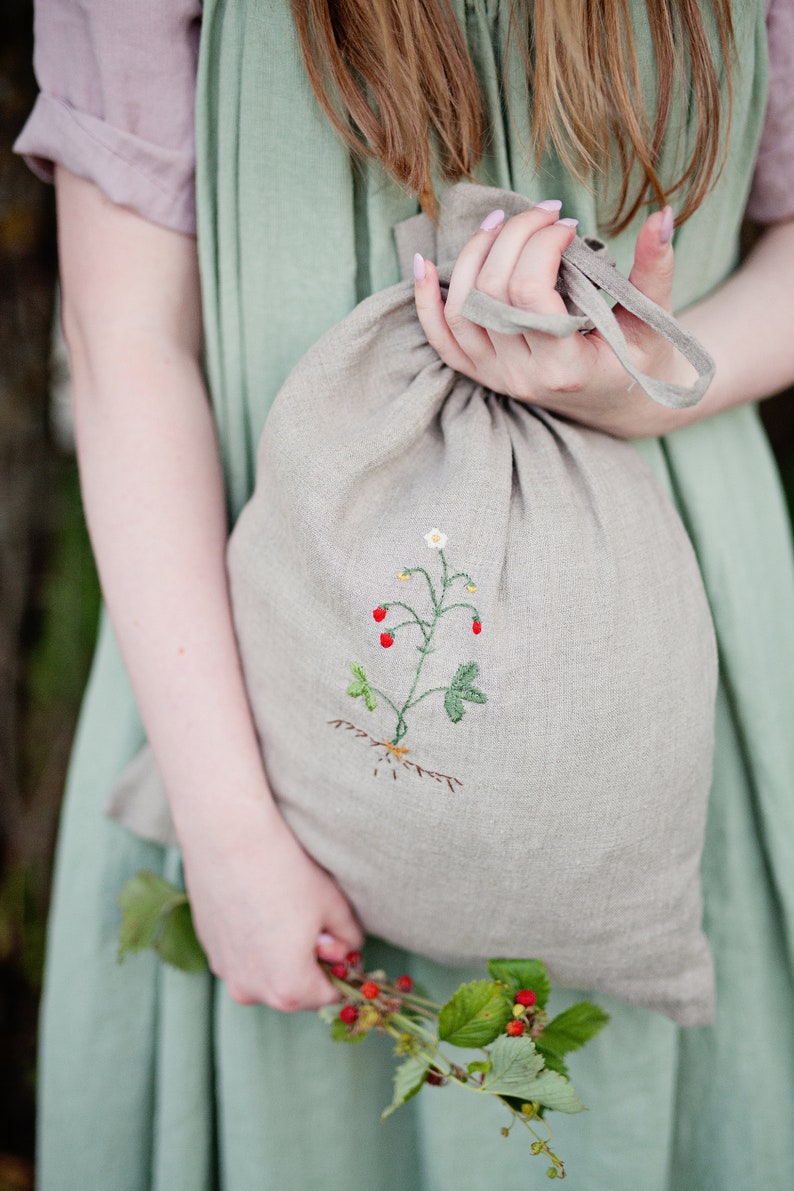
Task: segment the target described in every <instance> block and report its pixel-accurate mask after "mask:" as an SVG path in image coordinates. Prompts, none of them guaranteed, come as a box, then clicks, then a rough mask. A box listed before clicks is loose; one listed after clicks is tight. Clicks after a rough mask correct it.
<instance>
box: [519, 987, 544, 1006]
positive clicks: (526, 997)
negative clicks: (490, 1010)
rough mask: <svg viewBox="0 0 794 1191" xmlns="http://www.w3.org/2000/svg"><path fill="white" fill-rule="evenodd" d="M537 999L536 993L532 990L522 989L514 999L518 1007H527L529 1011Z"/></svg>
mask: <svg viewBox="0 0 794 1191" xmlns="http://www.w3.org/2000/svg"><path fill="white" fill-rule="evenodd" d="M537 999H538V996H537V993H534V992H533V991H532V989H531V988H522V989H521V991H520V992H517V993H516V995H515V997H514V998H513V1000H514V1001H515V1003H516V1005H526V1007H527V1008H528V1009H531V1008H532V1006H533V1005H534V1004H535V1002H536V1001H537Z"/></svg>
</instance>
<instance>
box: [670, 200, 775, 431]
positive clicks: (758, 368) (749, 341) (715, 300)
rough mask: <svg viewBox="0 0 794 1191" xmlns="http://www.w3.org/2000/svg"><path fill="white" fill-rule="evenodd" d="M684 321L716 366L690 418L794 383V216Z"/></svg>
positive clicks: (765, 236) (764, 238)
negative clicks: (711, 378) (707, 387)
mask: <svg viewBox="0 0 794 1191" xmlns="http://www.w3.org/2000/svg"><path fill="white" fill-rule="evenodd" d="M680 321H681V322H682V323H683V324H684V326H686V327H687V329H688V330H690V331H692V333H693V334H694V335H696V336H697V337H698V339H700V341H701V342H702V343H703V344H704V346H705V347H706V348H707V349H708V350H709V351H710V352H711V354H712V356H713V357H714V360H715V363H716V365H717V371H716V375H715V378H714V380H713V382H712V384H711V387H710V388H709V390H708V392H707V393H706V396H705V397H704V398H703V401H702V402H701V404H700V405H699V406H697V407H696V409H695V410H693V411H691V415H690V420H692V421H697V420H700V419H701V418H706V417H710V416H711V415H712V414H715V413H719V412H721V411H722V410H726V409H731V408H732V407H733V406H735V405H741V404H743V403H744V402H747V401H757V400H760V399H761V398H763V397H768V396H770V395H771V394H773V393H778V392H780V391H781V390H782V389H785V388H788V387H789V386H790V385H792V384H794V220H789V221H788V222H786V223H779V224H774V225H772V226H770V227H768V228H766V229H765V230H764V232H763V234H762V235H761V237H760V239H759V240H758V242H757V243H756V245H755V247H754V248H753V249H752V251H751V252H750V253H749V255H748V257H747V259H746V260H745V261H744V263H743V264H742V266H741V267H740V268H739V269H738V270H737V272H736V273H735V274H734V275H733V277H731V278H730V279H729V280H728V281H726V282H725V284H724V285H722V286H721V287H720V288H719V289H718V290H716V291H715V293H713V294H712V295H711V296H710V297H708V298H706V299H705V301H703V302H700V303H698V305H696V306H693V307H692V308H691V309H689V310H687V311H686V312H685V313H684V314H682V315H681V316H680Z"/></svg>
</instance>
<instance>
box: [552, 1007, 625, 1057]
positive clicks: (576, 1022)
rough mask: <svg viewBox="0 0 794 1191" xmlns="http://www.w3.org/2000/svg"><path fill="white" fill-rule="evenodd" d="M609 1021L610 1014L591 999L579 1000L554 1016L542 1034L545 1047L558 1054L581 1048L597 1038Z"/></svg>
mask: <svg viewBox="0 0 794 1191" xmlns="http://www.w3.org/2000/svg"><path fill="white" fill-rule="evenodd" d="M608 1021H609V1015H608V1014H606V1013H604V1011H603V1009H599V1007H598V1006H597V1005H593V1004H592V1003H591V1002H590V1001H579V1002H577V1004H576V1005H571V1007H570V1009H565V1010H563V1012H562V1013H560V1014H558V1016H557V1017H555V1018H552V1020H551V1021H550V1022H549V1024H548V1025H547V1026H546V1028H545V1029H544V1031H543V1034H542V1035H541V1038H542V1044H543V1048H544V1049H545V1048H546V1047H548V1049H549V1050H552V1051H554V1053H555V1054H557V1055H566V1054H567V1053H568V1051H569V1050H579V1048H580V1047H581V1046H584V1044H585V1043H586V1042H589V1041H590V1039H591V1038H595V1036H596V1034H599V1033H600V1032H601V1030H603V1028H604V1026H605V1025H606V1024H607V1022H608Z"/></svg>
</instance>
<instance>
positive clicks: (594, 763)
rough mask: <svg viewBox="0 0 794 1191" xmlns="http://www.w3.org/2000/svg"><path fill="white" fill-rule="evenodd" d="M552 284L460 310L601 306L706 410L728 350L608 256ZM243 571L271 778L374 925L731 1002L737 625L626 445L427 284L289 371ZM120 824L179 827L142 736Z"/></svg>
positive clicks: (521, 319) (452, 948)
mask: <svg viewBox="0 0 794 1191" xmlns="http://www.w3.org/2000/svg"><path fill="white" fill-rule="evenodd" d="M495 206H502V207H504V208H505V210H506V211H507V212H508V214H510V213H515V212H517V211H518V210H522V209H525V208H526V207H527V206H529V204H528V203H527V202H526V200H524V199H520V198H518V197H517V196H515V195H510V194H505V193H504V192H495V191H493V190H491V189H488V188H483V187H475V186H470V185H466V184H461V185H458V186H455V187H453V188H451V189H450V190H449V191H447V192H446V194H445V195H444V196H443V198H442V203H441V211H440V219H439V223H438V226H437V227H434V226H433V225H432V224H431V223H430V221H429V220H427V219H426V218H425V217H424V216H419V217H417V218H416V219H414V220H411V221H409V223H408V225H402V227H401V229H398V240H399V242H400V248H401V256H402V258H403V261H404V265H405V264H407V258H408V257H409V256H410V252H412V251H413V250H414V249H415V248H418V249H419V250H420V251H423V253H424V254H425V255H427V256H429V257H432V258H433V259H436V260H440V261H442V262H445V263H446V266H447V268H448V266H449V264H450V263H451V262H452V261H453V260H454V258H455V256H456V254H457V252H458V251H459V249H460V248H461V247H462V245H463V243H465V241H466V240H467V239H468V238H469V236H470V235H471V232H472V228H476V227H477V225H478V222H479V220H481V219H482V217H483V216H484V215H485V214H486V213H487V212H488V211H490V210H491V209H492V208H493V207H495ZM409 250H410V251H409ZM588 277H595V279H596V280H597V282H598V284H599V285H601V286H603V288H605V289H606V290H607V292H608V293H610V294H611V295H612V296H613V297H617V298H619V299H620V300H621V301H623V302H624V304H626V305H628V306H629V307H630V308H631V309H633V310H634V311H635V313H637V314H639V315H640V316H641V317H644V318H646V320H647V321H649V322H651V323H652V325H655V326H657V327H658V328H659V329H660V330H661V331H662V333H665V334H667V335H668V337H670V338H672V339H673V340H674V342H676V344H677V346H679V348H680V349H681V350H683V351H684V352H685V353H686V354H688V355H689V356H690V358H691V359H692V360H693V362H694V363H695V364H696V365H697V367H698V369H699V370H700V373H701V376H700V379H699V380H698V382H697V384H696V386H695V387H694V389H693V390H682V389H678V388H673V387H671V386H667V385H664V384H661V383H660V382H655V381H652V380H650V379H649V378H646V377H642V376H640V375H639V374H638V373H637V372H636V369H635V368H634V366H633V364H632V363H631V360H630V357H628V355H627V353H626V351H625V344H624V343H623V342H622V337H621V336H620V333H619V330H618V329H617V323H616V322H615V320H614V318H613V317H612V315H611V313H610V310H609V307H608V305H607V303H606V302H605V301H604V299H603V297H602V296H601V295H600V294H599V293H598V292H597V289H596V287H594V286H593V284H592V283H591V281H590V280H588ZM559 288H560V289H561V291H562V292H563V293H564V294H565V295H566V296H567V298H568V299H569V303H570V308H571V309H572V310H573V313H572V314H570V315H568V316H565V315H563V316H555V317H554V318H548V317H547V318H541V319H537V318H534V319H533V317H532V316H529V315H527V314H525V313H524V312H521V311H518V310H515V309H513V308H511V307H507V306H502V305H501V304H499V303H496V302H493V301H492V300H491V299H488V298H486V297H484V295H477V294H474V295H472V296H471V298H470V299H469V303H468V306H467V313H468V314H469V315H470V317H472V318H473V319H475V320H476V321H478V322H480V323H482V324H483V325H486V326H489V327H491V328H492V329H498V330H502V331H515V330H518V329H521V327H526V326H529V325H533V326H539V325H540V326H542V329H544V330H547V331H548V332H550V333H552V334H570V333H574V332H577V331H581V330H583V329H584V330H586V329H587V328H588V327H591V326H592V325H593V322H595V323H596V325H597V326H598V329H599V330H600V331H601V332H602V333H603V334H604V335H605V337H606V338H608V339H609V341H610V342H611V343H612V345H613V346H614V347H615V349H616V351H617V352H618V353H619V354H620V355H621V358H622V359H623V360H624V362H625V363H626V366H627V369H628V371H629V372H630V373H631V375H633V376H634V377H635V378H636V379H637V380H638V382H639V383H640V384H641V385H642V387H643V388H644V389H645V390H646V391H647V392H649V393H650V394H651V395H652V396H653V397H654V398H655V399H656V400H659V401H661V402H662V403H664V404H667V405H684V404H691V403H692V402H693V401H694V400H697V399H698V397H699V395H700V394H701V393H702V391H703V390H704V389H705V387H706V384H707V383H708V380H709V379H710V361H709V360H708V357H707V356H706V355H705V353H703V352H702V349H699V348H698V347H697V345H696V344H694V343H693V342H692V341H690V340H689V339H688V338H687V337H685V336H684V335H683V332H681V331H680V329H679V328H677V325H676V324H675V323H674V321H673V320H672V319H671V318H670V317H669V316H666V315H664V314H663V312H661V311H659V310H658V308H656V307H654V306H653V304H652V303H650V302H649V301H648V300H647V299H644V298H643V297H642V295H639V294H638V293H637V291H635V290H633V289H632V288H631V287H629V286H628V283H627V282H626V281H625V280H624V279H623V278H621V277H620V276H619V275H618V274H617V271H616V270H615V269H614V266H612V265H611V264H610V262H609V261H607V260H606V259H605V258H604V257H603V256H602V255H600V254H599V253H598V252H597V251H594V249H593V247H592V246H588V244H587V243H585V242H583V241H580V240H577V241H575V242H574V244H573V245H572V246H571V249H570V250H569V251H568V253H566V257H565V261H564V267H563V269H562V270H561V274H560V283H559ZM228 564H229V577H230V583H231V592H232V598H233V605H234V616H235V622H236V627H237V633H238V637H239V643H240V649H241V653H242V658H243V664H244V669H245V675H246V681H247V684H248V690H249V694H250V699H251V706H252V708H253V713H254V716H255V719H256V723H257V726H258V730H259V732H260V735H261V742H262V748H263V753H264V758H265V763H266V767H267V773H268V777H269V780H270V783H271V785H272V789H273V791H274V794H275V796H276V797H277V799H278V801H279V804H280V807H281V810H282V812H283V814H284V816H285V817H286V819H287V821H288V822H289V824H290V826H291V827H292V829H293V830H294V831H295V833H296V835H297V836H298V838H299V839H300V840H301V842H302V843H303V844H304V846H305V847H306V848H307V850H308V851H309V852H310V853H311V855H312V856H313V857H315V859H316V860H317V861H319V863H320V864H322V865H323V866H324V867H325V868H326V869H328V871H329V872H330V873H332V874H333V875H334V877H335V878H336V879H337V881H338V882H339V884H340V886H341V887H342V889H343V890H344V891H345V893H346V894H347V896H348V897H349V898H350V900H351V902H352V904H353V906H354V907H355V910H356V912H357V914H358V915H359V918H360V919H361V922H362V924H363V925H364V926H365V928H366V929H367V930H368V931H370V932H372V933H375V934H378V935H381V936H383V937H385V938H387V939H389V940H390V941H392V942H394V943H397V944H401V945H403V946H406V947H408V948H411V949H413V950H416V951H418V952H421V953H424V954H426V955H428V956H431V957H433V958H436V959H438V960H440V961H443V962H446V963H450V964H459V963H467V962H469V961H474V960H480V959H482V958H484V957H487V956H496V955H522V956H539V957H542V958H543V959H544V960H545V962H546V963H547V965H548V967H549V970H550V973H551V976H552V978H553V979H555V980H557V981H559V982H560V983H562V984H565V985H571V986H574V987H580V988H587V989H593V990H602V991H604V992H608V993H612V994H615V995H616V996H618V997H622V998H624V999H625V1000H627V1001H629V1002H633V1003H634V1004H637V1005H642V1006H647V1007H650V1008H653V1009H658V1010H660V1011H662V1012H664V1013H666V1014H668V1015H669V1016H670V1017H672V1018H673V1019H674V1020H676V1021H678V1022H680V1023H682V1024H693V1023H703V1022H706V1021H708V1020H709V1019H710V1017H711V1013H712V996H713V988H712V971H711V964H710V958H709V954H708V949H707V945H706V941H705V938H704V936H703V934H702V932H701V926H700V920H701V899H700V885H699V864H700V855H701V849H702V844H703V832H704V824H705V814H706V803H707V795H708V789H709V783H710V774H711V759H712V747H713V701H714V693H715V684H716V653H715V645H714V639H713V631H712V626H711V621H710V617H709V612H708V608H707V604H706V599H705V595H704V591H703V587H702V584H701V580H700V575H699V572H698V568H697V564H696V561H695V557H694V554H693V551H692V548H691V545H690V543H689V540H688V538H687V535H686V533H685V531H684V529H683V527H682V525H681V522H680V520H679V518H678V516H677V514H676V512H675V510H674V509H673V507H672V505H671V503H670V501H669V499H668V497H667V495H666V494H665V493H664V492H663V490H662V489H661V487H660V486H659V484H658V483H657V482H656V480H655V479H654V477H653V475H652V474H651V472H650V470H649V469H648V467H647V466H646V464H645V463H644V462H643V461H642V460H641V459H640V457H639V455H638V454H637V452H636V451H635V450H634V449H633V448H632V447H631V446H630V445H629V444H627V443H625V442H620V441H618V440H616V439H614V438H611V437H609V436H607V435H605V434H601V433H597V432H595V431H592V430H589V429H585V428H583V427H581V426H578V425H574V424H571V423H569V422H567V421H565V420H563V419H561V418H558V417H555V416H553V415H551V414H548V413H546V412H544V411H542V410H539V409H535V408H532V407H529V406H526V405H522V404H519V403H517V402H515V401H512V400H510V399H508V398H505V397H503V396H499V395H497V394H494V393H491V392H487V391H484V390H483V389H482V388H480V387H479V386H478V385H477V384H475V383H474V382H473V381H471V380H468V379H467V378H465V377H463V376H461V375H459V374H456V373H455V372H453V371H452V370H451V369H450V368H448V367H447V366H446V365H445V364H444V363H442V361H441V360H440V359H439V358H438V356H437V355H436V353H435V351H434V350H433V349H432V348H431V347H430V346H429V345H428V343H427V341H426V339H425V337H424V334H423V331H422V328H421V326H420V324H419V322H418V320H417V317H416V313H415V309H414V302H413V292H412V286H411V284H410V282H403V283H401V284H398V285H396V286H394V287H392V288H391V289H388V290H386V291H384V292H382V293H379V294H376V295H375V296H373V297H372V298H370V299H368V300H367V301H365V302H363V303H362V304H361V305H360V306H358V307H357V308H356V309H355V310H354V311H353V312H352V314H350V316H349V317H348V318H346V319H345V320H344V321H343V322H342V323H341V324H340V325H339V326H337V327H336V328H334V329H333V330H332V331H330V332H329V333H328V334H327V335H325V336H324V337H323V338H322V339H321V340H320V341H319V342H318V343H317V344H316V345H315V346H314V347H313V348H312V349H311V350H310V351H309V352H308V353H307V354H306V355H305V356H304V357H303V359H302V360H301V361H300V362H299V364H298V365H297V367H296V368H295V369H294V370H293V372H292V374H291V375H290V376H289V378H288V379H287V381H286V382H285V384H284V386H283V388H282V390H281V392H280V394H279V396H278V397H277V399H276V402H275V404H274V406H273V409H272V411H271V413H270V415H269V418H268V421H267V425H266V428H265V432H264V435H263V437H262V441H261V445H260V451H259V460H258V474H257V484H256V490H255V492H254V494H253V496H252V498H251V500H250V502H249V504H248V505H247V506H246V508H245V509H244V511H243V513H242V515H241V517H240V519H239V521H238V524H237V526H236V527H235V529H234V533H233V535H232V538H231V542H230V546H229V555H228ZM112 813H114V814H116V815H117V816H119V817H121V818H122V819H124V820H125V821H126V822H127V823H128V824H129V825H131V826H132V827H133V828H134V829H136V830H138V831H139V832H140V833H141V834H144V835H147V836H149V837H150V838H159V839H161V840H164V841H167V840H168V839H170V838H171V835H170V832H171V830H172V829H171V828H170V825H169V823H168V819H167V813H166V810H165V799H164V794H163V792H162V789H161V788H160V787H159V783H158V779H157V777H156V772H155V770H154V768H153V765H152V763H151V761H150V760H149V759H148V758H147V757H146V756H144V757H142V758H140V759H139V760H138V761H137V762H136V763H134V765H133V767H132V769H131V770H130V771H128V772H127V773H126V774H125V775H124V776H123V778H122V780H121V782H120V784H119V786H118V788H117V790H116V791H115V793H114V797H113V800H112Z"/></svg>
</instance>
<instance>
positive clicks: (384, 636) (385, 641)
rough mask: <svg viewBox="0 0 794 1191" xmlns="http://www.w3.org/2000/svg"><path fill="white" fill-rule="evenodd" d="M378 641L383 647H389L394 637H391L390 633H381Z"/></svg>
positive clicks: (392, 643)
mask: <svg viewBox="0 0 794 1191" xmlns="http://www.w3.org/2000/svg"><path fill="white" fill-rule="evenodd" d="M380 643H381V645H382V646H383V648H384V649H389V648H390V647H391V646H392V645H394V637H392V635H391V633H381V635H380Z"/></svg>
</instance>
